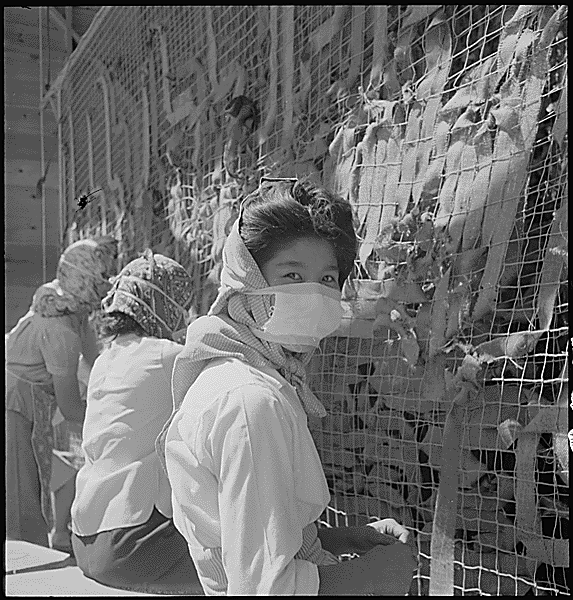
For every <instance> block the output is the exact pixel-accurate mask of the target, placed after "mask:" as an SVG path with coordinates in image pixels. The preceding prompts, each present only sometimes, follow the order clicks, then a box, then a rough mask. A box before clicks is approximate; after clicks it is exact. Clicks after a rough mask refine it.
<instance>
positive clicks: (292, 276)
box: [285, 273, 302, 281]
mask: <svg viewBox="0 0 573 600" xmlns="http://www.w3.org/2000/svg"><path fill="white" fill-rule="evenodd" d="M285 277H288V278H289V279H292V280H294V281H300V279H302V278H301V276H300V275H299V274H298V273H287V274H286V275H285Z"/></svg>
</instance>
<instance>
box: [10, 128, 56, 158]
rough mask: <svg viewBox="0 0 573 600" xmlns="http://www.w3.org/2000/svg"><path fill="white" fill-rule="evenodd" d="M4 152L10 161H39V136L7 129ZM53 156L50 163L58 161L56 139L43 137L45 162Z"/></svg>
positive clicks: (50, 136)
mask: <svg viewBox="0 0 573 600" xmlns="http://www.w3.org/2000/svg"><path fill="white" fill-rule="evenodd" d="M4 150H5V152H6V156H9V157H10V158H11V159H12V160H21V159H24V160H40V156H41V154H40V150H41V148H40V136H39V135H25V134H21V133H15V132H14V131H12V130H10V129H8V130H7V131H6V133H5V134H4ZM52 155H53V158H52V162H54V161H56V162H57V160H58V138H57V136H55V135H44V156H45V159H46V162H47V161H48V159H49V157H50V156H52Z"/></svg>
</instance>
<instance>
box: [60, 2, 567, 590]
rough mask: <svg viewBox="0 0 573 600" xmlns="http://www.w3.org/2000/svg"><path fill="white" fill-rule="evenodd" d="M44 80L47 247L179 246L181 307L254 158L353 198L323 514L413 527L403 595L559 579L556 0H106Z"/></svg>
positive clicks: (325, 430) (326, 356)
mask: <svg viewBox="0 0 573 600" xmlns="http://www.w3.org/2000/svg"><path fill="white" fill-rule="evenodd" d="M50 100H51V106H52V108H53V110H54V111H55V112H56V115H57V118H58V122H59V124H60V125H59V141H60V163H59V164H60V194H61V206H62V214H61V232H62V244H67V243H69V242H71V241H74V240H76V239H79V238H81V237H87V236H89V235H94V234H99V233H111V234H114V235H115V236H116V237H117V238H118V240H119V241H120V255H119V259H118V260H119V264H118V268H119V267H121V266H123V265H125V264H126V263H127V262H128V261H129V260H131V259H133V258H135V257H136V256H137V254H138V253H139V252H141V251H142V250H143V249H144V248H145V247H147V246H152V247H153V249H154V251H155V252H160V253H163V254H166V255H168V256H171V257H173V258H175V259H176V260H178V261H179V262H181V263H182V264H183V265H184V266H185V267H186V268H187V269H188V270H189V272H190V273H191V274H192V276H193V277H194V278H195V281H196V287H195V291H196V295H195V298H194V302H193V310H194V311H195V313H196V314H198V315H199V314H205V313H206V311H207V310H208V308H209V305H210V303H211V302H212V300H213V299H214V296H215V294H216V290H217V285H218V277H219V270H220V266H221V251H222V246H223V243H224V241H225V237H226V235H227V233H228V231H229V229H230V226H231V224H232V222H233V220H234V219H235V218H236V216H237V207H238V204H239V202H240V200H241V198H242V197H244V195H245V194H246V193H248V192H249V191H250V190H252V189H254V188H255V187H256V185H257V183H258V180H259V178H260V177H261V176H263V175H267V176H269V175H272V176H308V177H310V178H313V179H314V180H316V181H317V182H320V183H322V184H324V185H326V186H327V187H330V188H332V189H333V190H335V191H336V192H337V193H339V194H341V195H343V196H344V197H346V198H348V199H349V201H350V202H351V203H352V205H353V207H354V209H355V214H356V228H357V233H358V236H359V238H360V251H359V256H358V257H357V260H356V265H355V269H354V273H353V277H352V282H351V284H349V285H347V286H346V287H345V290H344V294H343V296H344V300H343V304H344V311H345V312H344V319H343V325H342V326H341V329H340V330H339V332H338V334H337V336H336V337H331V338H328V339H326V340H325V341H324V342H323V344H322V346H321V348H320V352H319V353H317V355H316V357H315V358H314V359H313V362H312V364H311V368H310V369H311V373H310V376H311V381H312V385H313V387H314V389H315V390H316V392H317V394H319V395H320V397H321V399H322V400H323V402H324V404H325V406H326V407H327V410H328V416H327V417H326V418H325V419H323V420H322V421H320V422H314V421H313V422H311V431H312V434H313V436H314V438H315V441H316V444H317V448H318V450H319V453H320V455H321V458H322V461H323V464H324V469H325V474H326V477H327V480H328V483H329V486H330V489H331V495H332V502H331V505H330V507H329V509H328V510H327V511H326V513H325V515H324V522H325V524H329V525H337V524H338V525H341V524H353V523H366V522H368V521H370V520H373V519H376V518H380V517H385V516H393V517H395V518H396V519H397V520H399V521H400V522H402V523H404V524H405V525H406V526H407V527H409V528H410V530H411V531H412V535H413V536H414V538H415V540H416V544H417V545H418V548H419V551H420V557H421V560H420V568H419V570H418V572H417V574H416V577H415V580H414V584H413V586H412V590H411V594H412V595H428V594H431V595H439V593H440V592H441V591H442V592H443V591H444V589H445V590H446V591H447V589H448V588H447V586H448V585H450V586H451V590H452V591H453V593H454V594H456V595H461V594H464V595H465V594H483V595H510V596H511V595H522V594H526V593H534V594H546V593H555V592H560V593H567V592H569V588H568V584H567V570H568V567H569V542H568V522H569V512H568V481H569V480H568V477H569V475H568V473H569V472H568V440H567V419H566V414H567V410H568V403H569V399H568V388H567V383H568V370H567V363H568V344H567V328H568V322H567V301H568V300H567V285H566V284H567V277H568V275H567V231H568V219H567V210H568V209H567V201H566V200H567V139H568V137H567V8H566V6H564V5H522V6H518V5H511V6H510V5H471V6H461V5H444V6H441V5H411V6H405V5H401V6H359V5H352V6H270V7H269V6H238V5H237V6H211V7H200V6H197V7H188V6H176V7H159V6H156V7H152V6H150V7H123V6H121V7H105V8H103V9H101V11H100V13H99V14H98V15H97V16H96V18H95V20H94V22H93V24H92V26H91V28H90V30H89V31H88V32H87V34H86V35H85V36H84V38H83V39H82V41H81V43H80V45H79V47H78V49H77V50H76V52H75V53H74V55H73V56H72V58H71V59H70V61H69V62H68V64H67V65H66V67H65V68H64V70H63V71H62V73H61V74H60V76H59V77H58V79H57V80H56V82H55V84H54V85H53V86H52V88H51V90H50ZM100 188H101V191H99V192H97V193H96V194H94V195H93V197H91V198H90V202H89V203H88V204H87V206H85V208H83V209H80V210H77V209H78V207H77V203H76V201H77V198H78V196H80V195H81V194H86V193H89V192H91V191H94V190H97V189H100ZM430 557H432V559H433V560H432V563H433V565H434V566H432V567H431V566H430ZM448 565H449V566H448ZM440 569H441V570H440ZM432 570H433V571H432ZM431 577H432V579H431ZM442 580H443V581H444V582H445V584H444V585H445V586H446V587H445V588H440V581H442Z"/></svg>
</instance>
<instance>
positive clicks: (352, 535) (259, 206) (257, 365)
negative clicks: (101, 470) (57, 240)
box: [157, 180, 415, 595]
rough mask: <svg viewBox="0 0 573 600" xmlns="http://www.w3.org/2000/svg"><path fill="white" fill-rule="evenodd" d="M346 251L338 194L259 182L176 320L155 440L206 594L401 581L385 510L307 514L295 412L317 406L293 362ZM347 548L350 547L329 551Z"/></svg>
mask: <svg viewBox="0 0 573 600" xmlns="http://www.w3.org/2000/svg"><path fill="white" fill-rule="evenodd" d="M355 254H356V237H355V233H354V229H353V224H352V211H351V208H350V205H349V204H348V203H347V202H345V201H343V200H342V199H340V198H338V197H336V196H333V195H332V194H330V193H328V192H327V191H326V190H323V189H319V188H315V187H312V186H311V185H310V184H308V183H301V182H297V181H296V180H263V182H262V183H261V186H260V187H259V189H258V190H257V191H255V192H254V193H253V194H251V195H250V196H248V197H247V198H246V199H245V201H244V203H243V205H242V206H241V211H240V215H239V218H238V219H237V221H236V222H235V223H234V225H233V227H232V229H231V231H230V233H229V237H228V239H227V241H226V244H225V247H224V251H223V269H222V273H221V286H220V289H219V295H218V297H217V299H216V300H215V302H214V304H213V306H212V307H211V309H210V311H209V314H208V315H207V316H205V317H201V318H199V319H197V320H196V321H195V322H193V323H192V324H191V325H190V326H189V328H188V330H187V340H186V345H185V349H184V350H183V351H182V352H181V353H180V354H179V355H178V357H177V359H176V361H175V367H174V372H173V380H172V381H173V403H174V412H173V415H172V418H171V419H170V421H169V422H168V423H167V424H166V426H165V428H164V430H163V432H162V434H161V435H160V436H159V438H158V440H157V446H158V453H159V455H160V457H161V458H162V459H163V460H164V461H165V467H166V470H167V473H168V477H169V481H170V483H171V487H172V490H173V518H174V522H175V525H176V526H177V528H178V529H179V531H180V532H181V533H182V534H183V535H184V536H185V539H186V540H187V543H188V544H189V549H190V552H191V556H192V557H193V561H194V563H195V565H196V567H197V571H198V574H199V577H200V580H201V584H202V586H203V589H204V591H205V593H206V594H207V595H225V594H226V595H317V594H318V595H338V594H357V595H360V594H376V595H404V594H405V593H406V592H407V591H408V589H409V587H410V584H411V581H412V576H413V570H414V568H415V558H414V556H413V552H412V549H411V547H410V546H409V545H407V544H406V543H402V542H406V540H407V536H408V533H407V531H406V529H405V528H404V527H402V526H401V525H399V524H398V523H397V522H396V521H394V520H393V519H384V520H382V521H378V522H376V523H373V524H371V526H364V527H351V528H339V529H334V528H332V529H330V528H320V529H318V528H317V526H316V521H317V519H318V518H319V517H320V515H321V514H322V512H323V511H324V510H325V508H326V506H327V505H328V503H329V500H330V496H329V492H328V487H327V483H326V479H325V476H324V472H323V470H322V466H321V463H320V459H319V456H318V453H317V450H316V447H315V445H314V442H313V440H312V437H311V435H310V431H309V429H308V425H307V417H308V416H314V417H323V416H325V414H326V411H325V409H324V407H323V406H322V404H321V403H320V401H319V400H318V399H317V398H316V396H315V395H314V394H313V393H312V391H311V390H310V389H309V387H308V385H307V384H306V379H305V376H306V373H305V365H307V364H308V362H309V360H310V358H311V356H312V353H313V351H314V350H315V349H316V348H317V346H318V344H319V342H320V340H321V339H323V338H324V337H326V336H328V335H331V334H332V333H334V332H335V331H336V329H337V328H338V326H339V324H340V320H341V313H342V308H341V304H340V300H341V288H342V285H343V283H344V281H345V279H346V278H347V277H348V276H349V275H350V272H351V270H352V266H353V262H354V258H355ZM383 534H390V535H391V536H393V537H392V538H391V539H392V542H393V543H391V544H389V545H388V539H389V538H388V536H387V535H383ZM394 542H395V543H394ZM350 552H355V553H358V554H360V555H361V556H360V557H359V558H356V559H354V560H351V561H344V562H340V561H339V560H338V558H337V555H340V554H344V553H350Z"/></svg>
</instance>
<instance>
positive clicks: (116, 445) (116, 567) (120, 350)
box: [72, 250, 202, 594]
mask: <svg viewBox="0 0 573 600" xmlns="http://www.w3.org/2000/svg"><path fill="white" fill-rule="evenodd" d="M191 300H192V279H191V278H190V277H189V275H188V274H187V272H186V271H185V269H184V268H183V267H182V266H181V265H180V264H179V263H177V262H175V261H174V260H172V259H170V258H167V257H165V256H162V255H160V254H155V255H154V254H153V253H152V252H151V250H146V251H145V253H144V254H143V256H142V257H140V258H137V259H135V260H134V261H132V262H131V263H129V264H128V265H127V266H126V267H125V268H124V269H123V270H122V271H121V272H120V274H119V275H118V276H117V277H116V278H115V280H114V282H113V287H112V289H111V290H110V291H109V293H108V295H107V296H106V297H105V298H104V300H103V301H102V309H103V312H104V319H103V321H104V322H103V326H102V329H103V333H104V336H106V337H109V344H108V345H107V346H106V348H105V349H104V350H103V352H102V353H101V355H100V356H99V357H98V359H97V360H96V362H95V364H94V367H93V369H92V371H91V374H90V380H89V385H88V395H87V410H86V419H85V423H84V427H83V432H82V438H83V444H82V448H83V450H84V454H85V464H84V466H83V467H82V468H81V470H80V472H79V473H78V476H77V480H76V495H75V499H74V503H73V505H72V532H73V534H72V544H73V549H74V554H75V557H76V561H77V564H78V566H79V567H80V569H81V570H82V571H83V572H84V574H85V575H86V576H87V577H89V578H91V579H94V580H96V581H98V582H99V583H102V584H104V585H109V586H112V587H116V588H123V589H132V590H136V591H142V592H157V593H173V594H194V593H197V592H199V593H201V592H202V590H201V586H200V584H199V582H198V578H197V574H196V571H195V568H194V566H193V561H192V560H191V557H190V556H189V550H188V548H187V544H186V542H185V539H184V538H183V537H182V536H181V534H180V533H179V532H178V531H177V530H176V528H175V526H174V525H173V521H172V519H171V515H172V509H171V489H170V487H169V482H168V480H167V477H166V475H165V473H164V472H163V469H162V468H161V465H160V463H159V461H158V458H157V455H156V452H155V439H156V438H157V436H158V435H159V432H160V431H161V429H162V427H163V425H164V424H165V422H166V421H167V419H168V418H169V416H170V414H171V411H172V397H171V372H172V369H173V363H174V361H175V357H176V356H177V354H179V352H180V351H181V350H182V349H183V346H181V345H180V344H178V343H176V342H175V341H173V340H174V339H179V336H180V334H181V330H182V329H184V327H185V326H186V324H187V323H186V316H187V314H188V308H189V304H190V301H191Z"/></svg>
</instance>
